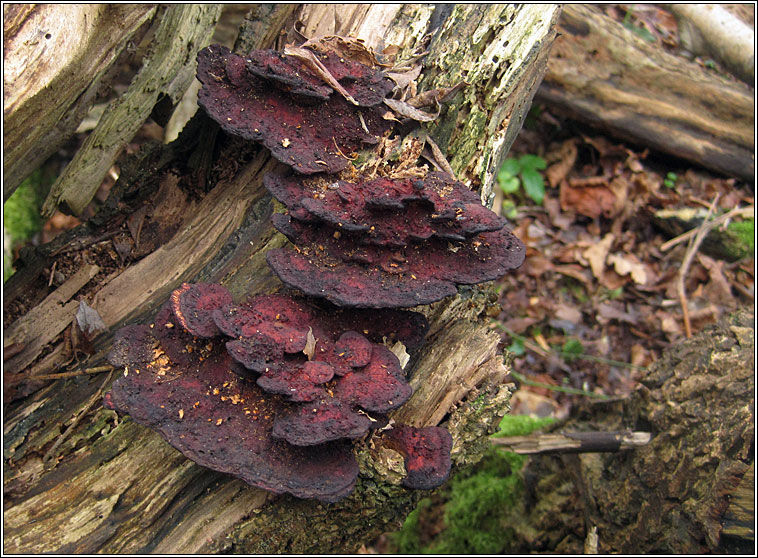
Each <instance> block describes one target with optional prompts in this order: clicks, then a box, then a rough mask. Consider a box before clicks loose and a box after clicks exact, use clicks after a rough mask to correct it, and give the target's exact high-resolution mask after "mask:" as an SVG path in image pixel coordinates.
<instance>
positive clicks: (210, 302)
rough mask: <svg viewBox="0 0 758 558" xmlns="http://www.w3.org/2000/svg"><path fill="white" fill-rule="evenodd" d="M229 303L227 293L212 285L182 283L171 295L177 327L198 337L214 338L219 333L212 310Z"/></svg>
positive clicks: (230, 296) (220, 287) (222, 288)
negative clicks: (179, 326)
mask: <svg viewBox="0 0 758 558" xmlns="http://www.w3.org/2000/svg"><path fill="white" fill-rule="evenodd" d="M231 302H232V295H231V294H229V291H227V290H226V289H225V288H224V287H222V286H221V285H214V284H212V283H195V284H193V285H190V284H188V283H184V284H183V285H182V286H181V287H180V288H178V289H177V290H175V291H174V292H173V293H171V309H172V310H173V312H174V316H176V319H177V321H178V322H179V325H181V326H182V327H183V328H184V329H185V330H187V331H188V332H189V333H191V334H192V335H196V336H198V337H215V336H217V335H218V334H219V333H220V332H219V329H218V327H216V323H215V322H214V321H213V310H215V309H216V308H220V307H221V306H224V305H226V304H231Z"/></svg>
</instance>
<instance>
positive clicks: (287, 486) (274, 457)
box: [105, 310, 358, 502]
mask: <svg viewBox="0 0 758 558" xmlns="http://www.w3.org/2000/svg"><path fill="white" fill-rule="evenodd" d="M170 316H171V313H170V310H169V312H166V311H162V312H161V313H160V314H159V316H158V317H157V318H156V321H155V323H154V324H153V327H152V328H151V327H150V326H128V327H127V328H122V329H121V330H120V331H119V332H118V333H117V334H116V342H115V343H114V351H112V353H111V355H110V359H111V362H113V363H114V364H122V363H124V361H125V360H127V361H128V360H129V359H130V357H132V356H137V357H138V358H137V360H135V361H134V362H130V363H129V364H126V369H125V371H124V374H125V375H124V376H122V377H120V378H119V379H118V380H116V382H114V384H113V387H112V389H111V391H110V392H109V393H108V394H106V398H105V404H106V406H107V407H109V408H111V409H115V410H116V411H118V412H120V413H128V414H129V415H131V417H132V418H133V419H134V420H135V421H137V422H139V423H140V424H143V425H145V426H148V427H150V428H152V429H154V430H157V431H158V432H159V433H160V434H161V435H162V436H163V437H164V438H165V439H166V440H167V441H168V442H169V443H170V444H171V445H172V446H174V447H175V448H177V449H178V450H179V451H181V452H182V453H183V454H184V455H186V456H187V457H189V458H190V459H191V460H193V461H195V462H196V463H198V464H200V465H202V466H205V467H209V468H211V469H215V470H217V471H221V472H224V473H229V474H231V475H234V476H237V477H239V478H241V479H243V480H244V481H245V482H247V483H249V484H251V485H253V486H257V487H259V488H263V489H265V490H270V491H272V492H275V493H277V494H281V493H284V492H288V493H290V494H292V495H294V496H297V497H299V498H316V499H319V500H322V501H324V502H334V501H337V500H339V499H341V498H342V497H344V496H346V495H347V494H349V493H350V492H351V491H352V489H353V486H354V484H355V480H356V478H357V476H358V466H357V463H356V461H355V458H354V456H353V454H352V451H351V447H350V444H349V443H347V442H345V441H335V442H332V443H329V444H321V445H318V446H311V447H298V446H293V445H292V444H288V443H287V442H286V441H284V440H279V439H276V438H274V437H273V436H272V435H271V433H272V430H273V428H274V423H275V420H276V417H277V416H278V415H279V414H281V413H282V412H283V411H284V409H286V403H285V402H283V401H282V399H281V397H279V396H277V395H272V394H268V393H266V392H265V391H263V390H262V389H261V388H260V387H258V386H257V385H255V384H254V383H252V382H249V381H247V380H245V379H244V378H243V377H242V376H241V375H240V374H238V373H236V372H235V368H236V367H237V366H239V365H237V364H236V363H235V361H234V360H233V359H232V357H231V355H229V353H228V352H227V351H226V350H225V348H224V344H223V342H221V340H220V339H212V340H210V339H201V338H197V337H193V336H192V335H190V334H189V333H187V332H185V331H183V330H181V328H176V327H175V328H169V327H167V326H169V325H171V324H172V322H171V321H170ZM177 330H178V331H177ZM177 342H178V343H177ZM178 344H181V345H182V346H183V349H182V350H183V351H184V353H181V354H182V355H183V356H184V357H185V358H180V359H177V358H172V356H173V357H175V356H177V355H171V356H169V355H170V353H173V352H174V351H171V348H173V349H177V348H178ZM126 347H128V349H127V348H126ZM166 349H169V350H166ZM147 351H152V353H153V357H152V359H151V360H150V361H149V362H147V363H145V362H144V359H142V358H139V355H142V354H144V353H146V352H147ZM164 351H165V352H164Z"/></svg>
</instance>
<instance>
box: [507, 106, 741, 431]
mask: <svg viewBox="0 0 758 558" xmlns="http://www.w3.org/2000/svg"><path fill="white" fill-rule="evenodd" d="M535 126H536V128H537V129H536V130H535V129H534V128H532V129H529V128H528V127H527V128H525V129H523V130H522V131H521V133H520V135H519V137H518V138H517V140H516V142H515V143H514V145H513V147H512V149H511V153H510V154H509V157H511V158H518V157H520V156H522V155H525V154H537V155H539V156H540V157H542V158H543V159H544V160H545V162H546V163H547V168H546V169H545V170H544V171H543V176H544V178H545V183H546V193H545V199H544V202H543V204H542V206H541V207H534V206H533V204H532V201H531V200H529V199H528V198H527V197H526V196H525V195H523V194H519V193H517V194H511V195H510V199H512V200H513V199H515V201H516V206H517V211H518V213H517V215H516V216H515V218H513V216H512V215H508V218H509V219H511V218H512V220H513V223H514V233H515V234H516V235H517V236H518V237H519V238H521V239H523V241H524V243H525V244H526V246H527V256H526V261H525V263H524V266H523V267H522V269H521V271H520V272H519V273H517V274H515V275H509V276H505V277H504V278H503V279H502V280H500V281H498V282H497V285H496V289H497V290H498V293H499V304H500V305H501V308H502V309H503V310H502V312H501V313H500V315H499V316H498V317H497V320H496V323H495V324H494V325H495V326H496V327H497V328H498V329H499V330H500V331H501V333H502V340H503V346H504V347H505V348H508V349H509V350H511V351H513V352H514V353H515V354H516V356H515V362H514V365H513V369H514V371H515V372H516V374H514V378H515V379H517V380H519V383H520V384H521V385H520V390H519V392H517V394H516V396H515V397H514V408H513V411H512V412H513V413H514V414H519V413H524V414H534V413H536V414H539V415H553V416H557V417H559V418H560V417H563V416H566V415H567V414H568V413H569V412H570V409H571V407H572V404H573V403H574V402H575V401H577V397H581V395H576V394H575V393H566V392H571V391H574V392H576V390H579V392H580V393H582V394H583V395H584V396H586V397H598V396H612V397H617V396H624V395H627V394H628V393H630V392H631V390H632V389H634V387H635V385H636V379H637V378H638V377H639V376H640V375H641V373H642V370H643V369H644V368H645V367H647V366H649V365H650V364H651V363H652V362H654V361H655V360H657V359H658V358H660V356H661V353H662V351H663V350H664V349H665V348H666V347H668V346H669V345H671V344H674V343H676V342H678V341H681V340H682V339H683V338H684V337H685V336H686V335H687V331H688V330H687V328H688V326H687V325H686V322H690V325H691V332H690V333H692V334H694V333H696V332H697V331H700V330H701V329H702V328H703V327H705V326H706V325H708V324H711V323H714V322H715V321H717V320H718V319H719V318H720V317H721V316H722V315H723V314H725V313H727V312H729V311H731V310H733V309H735V308H736V307H737V306H739V305H745V304H752V302H753V299H754V280H755V273H754V267H755V263H754V262H755V259H754V255H748V256H746V257H742V258H740V259H736V260H735V259H734V257H733V255H731V254H733V252H730V251H729V250H728V249H726V248H723V247H721V246H719V244H718V242H715V243H714V242H710V241H711V237H716V238H721V237H720V236H717V235H716V234H711V233H709V235H708V236H707V240H706V241H704V242H703V245H702V246H701V247H699V248H698V249H697V250H696V251H695V252H694V253H691V254H689V259H691V261H690V263H689V267H688V268H687V269H686V270H685V271H686V274H685V276H684V278H683V279H684V282H683V286H684V288H683V292H684V293H686V294H685V297H684V299H682V297H681V293H680V289H678V288H677V281H678V278H679V275H680V273H681V270H682V266H683V262H685V258H686V257H687V256H688V249H689V250H690V251H692V240H693V238H694V237H695V236H696V233H697V232H698V229H699V227H702V226H706V227H707V226H708V225H707V223H706V222H704V220H703V217H702V215H703V214H706V213H707V211H706V210H707V208H708V207H709V206H710V205H711V204H712V202H713V200H714V199H717V200H718V201H717V202H716V204H715V206H714V210H713V215H712V216H711V217H710V219H711V221H713V220H715V219H720V222H719V223H718V224H716V223H713V224H714V225H716V226H713V227H712V233H718V232H719V231H722V230H723V229H724V227H725V224H726V223H727V222H728V221H730V217H726V218H725V217H722V216H723V215H725V214H727V213H729V212H730V211H731V212H732V214H733V215H734V216H735V217H734V218H735V219H737V220H743V221H744V220H745V219H746V218H750V216H751V215H753V214H754V212H753V211H752V206H753V204H754V194H753V191H752V189H751V188H750V185H749V184H744V183H742V182H740V181H737V180H735V179H733V178H725V177H719V176H716V175H713V174H710V173H708V172H706V171H704V170H702V169H699V168H694V167H688V166H686V165H687V163H685V162H682V161H678V160H672V159H664V158H662V157H659V156H657V155H655V154H651V153H649V152H648V150H646V149H645V150H642V149H639V148H636V147H632V146H629V145H626V144H623V143H620V142H618V141H616V140H613V139H609V138H607V137H604V136H601V135H591V134H589V133H586V132H585V134H573V135H571V129H572V127H571V123H570V122H569V121H559V120H558V119H557V118H556V116H555V115H549V114H546V112H543V113H542V117H538V118H537V121H536V124H535ZM561 133H562V134H563V136H562V137H561V136H560V134H561ZM548 138H549V139H548ZM502 205H503V204H502V194H499V197H498V198H497V199H496V201H495V207H494V209H495V210H496V211H497V210H498V209H500V210H501V213H502V214H505V212H504V211H502ZM659 212H660V214H661V215H665V216H667V217H668V216H669V215H674V216H677V217H678V216H682V217H686V216H687V215H689V214H696V215H700V218H699V220H695V221H686V220H685V219H680V220H679V221H681V222H684V223H685V224H684V225H682V224H681V223H680V222H679V221H677V225H676V226H677V227H679V228H673V227H672V226H671V222H670V221H671V220H670V219H667V220H666V221H664V220H663V219H662V218H659V217H657V215H658V213H659ZM687 230H691V232H690V233H689V236H685V237H684V238H683V239H682V241H680V242H670V243H669V244H668V245H666V243H667V241H670V240H671V239H672V238H674V237H676V236H677V235H680V234H682V233H686V231H687ZM688 241H689V244H688ZM750 250H752V248H751V249H750ZM693 256H694V257H693ZM682 304H686V314H687V316H686V317H685V315H684V314H685V312H684V311H683V306H682Z"/></svg>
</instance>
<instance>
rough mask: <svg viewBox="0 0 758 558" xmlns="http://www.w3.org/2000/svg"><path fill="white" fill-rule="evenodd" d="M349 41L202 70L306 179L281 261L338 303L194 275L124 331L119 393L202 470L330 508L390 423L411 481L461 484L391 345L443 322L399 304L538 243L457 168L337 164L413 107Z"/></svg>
mask: <svg viewBox="0 0 758 558" xmlns="http://www.w3.org/2000/svg"><path fill="white" fill-rule="evenodd" d="M336 39H340V38H338V37H337V38H336V37H332V38H327V39H324V40H323V41H322V43H313V42H311V41H309V42H308V44H307V45H304V47H306V46H307V47H308V48H304V47H303V48H294V47H288V48H287V49H286V50H285V52H284V53H280V52H276V51H272V50H259V51H254V52H252V53H250V54H249V55H248V56H246V57H243V56H239V55H236V54H233V53H232V52H231V51H229V49H227V48H225V47H222V46H219V45H212V46H210V47H207V48H205V49H203V50H202V51H200V53H199V54H198V70H197V77H198V79H199V80H200V82H201V83H202V89H201V90H200V92H199V95H198V103H199V105H200V106H201V107H202V108H203V109H204V111H205V112H206V113H207V114H208V116H209V117H210V118H212V119H213V120H215V121H216V122H217V123H218V124H219V125H220V127H221V129H222V130H223V131H224V132H225V133H227V134H230V135H233V136H238V137H241V138H244V139H248V140H252V141H255V142H258V143H261V144H263V145H264V146H265V147H267V148H268V149H269V150H270V151H271V154H272V155H273V157H275V158H276V159H277V160H279V161H280V162H282V163H284V164H286V165H288V166H289V167H291V168H292V169H293V171H295V173H298V174H291V175H283V174H281V173H277V174H269V175H268V176H266V178H265V185H266V187H267V188H268V189H269V191H270V192H271V193H272V194H273V195H274V196H275V197H276V198H277V199H279V200H280V201H281V202H282V203H283V204H284V205H285V206H286V208H287V210H288V214H281V213H278V214H275V215H274V216H273V223H274V226H275V227H276V228H277V229H278V230H279V231H281V232H282V233H283V234H284V235H285V236H286V237H287V238H288V239H289V240H290V241H291V242H292V243H293V244H294V245H295V247H294V249H275V250H270V251H269V252H268V253H267V255H266V257H267V261H268V263H269V265H270V266H271V267H272V269H273V270H274V272H275V273H276V274H277V275H278V276H279V278H280V279H281V280H282V281H283V282H284V283H285V284H287V285H289V286H291V287H293V288H296V289H299V290H300V291H302V292H304V293H305V294H306V295H309V296H311V297H314V298H320V299H326V301H328V302H323V301H322V303H321V304H322V305H321V306H316V305H314V304H311V303H308V302H306V301H305V300H304V299H302V298H293V297H289V296H283V295H266V296H256V297H253V298H251V299H250V300H247V301H245V302H242V303H239V304H237V303H235V302H234V301H233V299H232V296H231V294H230V293H229V292H228V291H227V290H226V289H225V288H224V287H222V286H220V285H216V284H211V283H198V284H194V285H190V284H183V285H182V286H181V287H180V288H178V289H176V291H174V292H173V293H172V295H171V297H170V299H169V301H168V302H167V303H166V305H165V306H164V307H163V308H162V309H161V311H160V312H159V314H158V316H157V317H156V319H155V321H154V323H152V324H150V325H130V326H126V327H123V328H122V329H120V330H119V331H118V332H117V333H116V336H115V338H114V343H113V348H112V350H111V352H110V353H109V360H110V362H111V363H112V364H114V365H115V366H123V367H124V374H123V376H121V377H119V378H118V379H117V380H116V382H114V384H113V386H112V389H111V391H110V392H109V393H108V394H106V397H105V404H106V406H107V407H109V408H111V409H115V410H117V411H118V412H121V413H128V414H129V415H131V416H132V417H133V418H134V420H136V421H137V422H139V423H141V424H144V425H146V426H148V427H150V428H153V429H155V430H157V431H158V432H160V433H161V435H163V436H164V438H166V440H167V441H168V442H169V443H170V444H171V445H173V446H174V447H176V448H177V449H179V450H180V451H181V452H182V453H183V454H184V455H186V456H187V457H189V458H190V459H192V460H193V461H195V462H197V463H199V464H200V465H203V466H206V467H209V468H211V469H215V470H218V471H222V472H225V473H229V474H231V475H234V476H237V477H239V478H241V479H243V480H244V481H246V482H248V483H249V484H252V485H254V486H257V487H260V488H263V489H266V490H270V491H272V492H275V493H277V494H281V493H289V494H292V495H294V496H297V497H300V498H316V499H318V500H321V501H324V502H335V501H337V500H339V499H341V498H343V497H345V496H346V495H348V494H349V493H350V492H351V491H352V490H353V487H354V485H355V482H356V478H357V476H358V465H357V462H356V459H355V457H354V455H353V452H352V445H351V441H352V440H355V439H359V438H363V437H365V436H367V435H368V434H370V433H372V432H376V431H377V430H378V429H381V431H380V433H379V434H378V435H377V440H378V441H379V443H383V444H385V445H386V446H387V447H389V448H391V449H393V450H395V451H397V452H399V453H400V454H402V456H403V457H404V459H405V468H406V471H407V473H408V476H407V478H406V479H405V481H404V485H405V486H406V487H408V488H418V489H430V488H434V487H436V486H439V485H440V484H442V483H443V482H445V480H446V479H447V477H448V475H449V473H450V451H451V447H452V438H451V436H450V434H449V433H448V432H447V430H445V429H444V428H439V427H429V428H414V427H410V426H404V425H392V424H391V421H390V419H389V418H388V413H390V412H391V411H392V410H394V409H397V408H398V407H400V406H401V405H402V404H403V403H405V402H406V401H407V400H408V399H409V397H410V396H411V393H412V390H411V387H410V385H409V384H408V382H407V380H406V377H405V373H404V372H403V366H401V364H400V362H399V360H398V358H397V357H396V356H395V354H394V353H393V352H392V351H391V350H390V349H389V348H388V346H387V345H391V344H393V343H396V342H400V343H402V344H403V345H404V346H405V347H408V348H410V349H412V348H415V347H419V346H420V345H421V344H422V343H423V339H424V335H425V332H426V330H427V327H428V324H427V322H426V319H425V318H424V317H423V316H422V315H421V314H418V313H414V312H409V311H402V310H397V308H403V307H413V306H416V305H420V304H428V303H431V302H434V301H437V300H440V299H442V298H444V297H446V296H450V295H453V294H455V293H456V292H457V286H458V285H470V284H475V283H481V282H483V281H489V280H492V279H496V278H498V277H500V276H502V275H503V274H505V273H506V272H508V271H509V270H512V269H515V268H517V267H519V266H520V265H521V263H522V261H523V259H524V253H525V248H524V245H523V243H522V242H521V241H520V240H519V239H518V238H516V237H515V236H514V235H513V234H512V233H511V232H510V231H509V230H508V229H507V228H506V227H505V226H504V225H505V221H504V220H503V219H502V218H501V217H499V216H497V215H496V214H495V213H493V212H492V211H490V210H489V209H487V208H485V207H484V206H482V204H481V203H480V200H479V197H478V195H477V194H476V193H474V192H472V191H470V190H469V189H468V188H467V187H466V186H465V185H464V184H462V183H461V182H459V181H457V180H455V179H454V178H453V177H451V176H449V175H447V174H444V173H439V172H432V173H428V174H425V175H423V174H424V173H422V174H421V175H419V176H416V177H415V178H391V177H388V176H380V177H376V176H373V177H372V178H370V179H369V178H365V179H363V178H359V179H351V180H343V179H339V178H336V177H334V176H333V175H334V173H338V172H340V171H343V170H345V169H347V168H348V167H349V165H351V162H352V161H353V160H354V159H355V157H356V152H357V151H358V150H360V149H362V148H364V147H366V146H370V145H375V144H377V143H378V142H379V141H380V139H381V138H382V136H383V135H385V134H386V133H387V132H388V131H389V130H390V128H391V126H392V121H395V120H396V118H395V117H394V116H393V115H392V113H391V112H389V111H388V110H387V106H389V107H393V106H398V105H403V103H401V102H399V101H398V100H397V99H394V100H391V99H389V95H390V94H393V91H394V89H395V85H394V83H393V82H392V81H391V80H390V79H389V78H388V77H387V76H386V75H385V74H384V73H383V72H382V71H381V70H379V69H377V68H376V67H375V66H374V65H371V60H372V59H373V55H372V54H371V55H369V56H367V52H368V51H366V50H363V51H362V59H363V60H364V61H365V60H366V59H368V61H369V64H363V63H361V62H358V61H357V60H351V59H350V58H351V56H347V55H344V56H343V54H341V53H340V52H338V51H333V47H335V45H338V44H339V41H335V40H336ZM340 40H342V41H343V42H344V41H345V40H344V39H340ZM353 46H355V45H353ZM363 48H364V49H365V47H363ZM360 50H361V48H358V51H360ZM368 54H370V52H368ZM385 105H386V106H385ZM401 116H402V115H401ZM417 170H418V169H417ZM344 174H345V176H347V175H348V174H349V173H344ZM298 175H299V176H298ZM329 175H332V176H329ZM354 175H355V173H353V176H354ZM308 177H311V178H308ZM330 303H333V304H336V305H338V306H339V307H333V306H331V305H330Z"/></svg>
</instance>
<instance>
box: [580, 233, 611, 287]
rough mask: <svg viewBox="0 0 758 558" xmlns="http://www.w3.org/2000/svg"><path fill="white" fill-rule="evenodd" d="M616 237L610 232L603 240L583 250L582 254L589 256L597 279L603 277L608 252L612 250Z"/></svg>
mask: <svg viewBox="0 0 758 558" xmlns="http://www.w3.org/2000/svg"><path fill="white" fill-rule="evenodd" d="M615 238H616V237H615V236H614V235H613V234H612V233H608V234H606V235H605V236H604V237H603V240H601V241H600V242H598V243H596V244H593V245H592V246H590V247H589V248H587V249H586V250H585V251H584V252H582V256H584V257H585V258H587V261H588V262H589V263H590V269H591V270H592V275H594V276H595V278H597V279H601V278H602V277H603V272H604V271H605V260H606V258H607V257H608V252H610V250H611V245H612V244H613V241H614V240H615Z"/></svg>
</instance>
